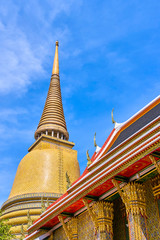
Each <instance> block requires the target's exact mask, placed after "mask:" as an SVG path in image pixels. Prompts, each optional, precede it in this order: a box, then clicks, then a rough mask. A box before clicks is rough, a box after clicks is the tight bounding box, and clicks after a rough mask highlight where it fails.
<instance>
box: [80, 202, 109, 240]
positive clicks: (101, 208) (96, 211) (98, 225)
mask: <svg viewBox="0 0 160 240" xmlns="http://www.w3.org/2000/svg"><path fill="white" fill-rule="evenodd" d="M83 202H84V204H85V206H86V207H87V210H88V212H89V215H90V217H91V220H92V222H93V223H94V226H95V238H96V239H97V240H112V239H113V203H109V202H105V201H97V202H96V203H95V205H94V206H93V208H92V209H91V208H90V207H89V204H88V201H87V200H86V199H83Z"/></svg>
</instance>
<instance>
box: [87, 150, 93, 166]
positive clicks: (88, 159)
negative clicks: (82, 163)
mask: <svg viewBox="0 0 160 240" xmlns="http://www.w3.org/2000/svg"><path fill="white" fill-rule="evenodd" d="M88 151H89V150H87V152H86V155H87V167H89V165H91V163H92V162H91V159H90V156H89V153H88Z"/></svg>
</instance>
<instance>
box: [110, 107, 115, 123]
mask: <svg viewBox="0 0 160 240" xmlns="http://www.w3.org/2000/svg"><path fill="white" fill-rule="evenodd" d="M113 111H114V108H113V109H112V112H111V117H112V123H113V124H114V125H115V124H116V121H115V120H114V118H113Z"/></svg>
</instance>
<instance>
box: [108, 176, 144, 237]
mask: <svg viewBox="0 0 160 240" xmlns="http://www.w3.org/2000/svg"><path fill="white" fill-rule="evenodd" d="M112 182H113V184H114V185H115V187H116V188H117V190H118V192H119V195H120V196H121V198H122V201H123V202H124V204H125V207H126V213H127V219H128V225H129V237H130V240H148V233H147V224H146V199H145V190H144V187H143V185H142V184H139V183H136V182H131V183H128V184H127V185H126V186H124V187H123V189H122V190H121V189H120V187H119V184H118V182H117V181H116V180H115V179H113V180H112Z"/></svg>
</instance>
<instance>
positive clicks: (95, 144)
mask: <svg viewBox="0 0 160 240" xmlns="http://www.w3.org/2000/svg"><path fill="white" fill-rule="evenodd" d="M94 146H95V147H97V143H96V132H95V134H94Z"/></svg>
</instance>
